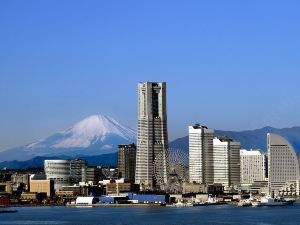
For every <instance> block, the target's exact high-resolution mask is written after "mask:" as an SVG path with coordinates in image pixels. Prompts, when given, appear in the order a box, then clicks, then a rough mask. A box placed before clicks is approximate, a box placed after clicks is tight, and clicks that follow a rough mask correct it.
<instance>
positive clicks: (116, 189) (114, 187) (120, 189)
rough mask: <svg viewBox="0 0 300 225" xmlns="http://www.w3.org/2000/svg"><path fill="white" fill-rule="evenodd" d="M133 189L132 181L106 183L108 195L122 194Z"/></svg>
mask: <svg viewBox="0 0 300 225" xmlns="http://www.w3.org/2000/svg"><path fill="white" fill-rule="evenodd" d="M131 191H132V184H131V183H109V184H106V194H107V195H120V194H121V193H128V192H131Z"/></svg>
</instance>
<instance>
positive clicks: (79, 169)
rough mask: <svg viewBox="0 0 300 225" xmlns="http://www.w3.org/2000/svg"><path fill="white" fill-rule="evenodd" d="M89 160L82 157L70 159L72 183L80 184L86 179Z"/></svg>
mask: <svg viewBox="0 0 300 225" xmlns="http://www.w3.org/2000/svg"><path fill="white" fill-rule="evenodd" d="M86 169H87V162H86V161H85V160H81V159H75V160H71V161H70V183H71V184H78V183H79V182H85V181H86Z"/></svg>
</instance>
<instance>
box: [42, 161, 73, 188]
mask: <svg viewBox="0 0 300 225" xmlns="http://www.w3.org/2000/svg"><path fill="white" fill-rule="evenodd" d="M44 170H45V174H46V177H47V180H54V189H55V190H56V191H58V190H59V189H60V188H62V186H68V185H69V184H70V161H69V160H45V161H44Z"/></svg>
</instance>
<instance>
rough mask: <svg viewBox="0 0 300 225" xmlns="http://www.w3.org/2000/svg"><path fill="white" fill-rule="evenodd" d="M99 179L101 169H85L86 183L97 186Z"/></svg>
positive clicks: (101, 176)
mask: <svg viewBox="0 0 300 225" xmlns="http://www.w3.org/2000/svg"><path fill="white" fill-rule="evenodd" d="M101 178H103V174H102V169H101V168H98V167H96V166H89V167H87V169H86V182H93V184H98V183H99V181H100V179H101Z"/></svg>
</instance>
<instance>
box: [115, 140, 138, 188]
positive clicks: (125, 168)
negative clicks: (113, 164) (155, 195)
mask: <svg viewBox="0 0 300 225" xmlns="http://www.w3.org/2000/svg"><path fill="white" fill-rule="evenodd" d="M135 164H136V146H135V144H130V145H119V152H118V169H119V174H120V177H121V178H125V179H126V180H127V181H128V182H130V183H134V182H135Z"/></svg>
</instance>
